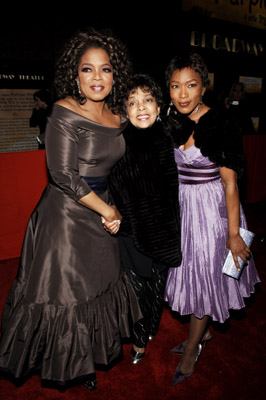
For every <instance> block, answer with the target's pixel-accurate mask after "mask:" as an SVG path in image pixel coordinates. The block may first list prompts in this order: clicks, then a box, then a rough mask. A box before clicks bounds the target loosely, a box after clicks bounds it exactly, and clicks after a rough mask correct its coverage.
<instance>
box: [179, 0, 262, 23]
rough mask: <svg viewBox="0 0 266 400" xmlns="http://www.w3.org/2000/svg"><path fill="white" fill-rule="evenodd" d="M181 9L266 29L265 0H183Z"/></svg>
mask: <svg viewBox="0 0 266 400" xmlns="http://www.w3.org/2000/svg"><path fill="white" fill-rule="evenodd" d="M182 9H183V11H196V12H197V13H200V14H203V15H205V16H206V15H207V16H209V17H210V18H216V19H221V20H225V21H229V22H234V23H236V24H242V25H248V26H250V27H253V28H258V29H266V0H184V1H183V2H182Z"/></svg>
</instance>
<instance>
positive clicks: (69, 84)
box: [54, 28, 132, 114]
mask: <svg viewBox="0 0 266 400" xmlns="http://www.w3.org/2000/svg"><path fill="white" fill-rule="evenodd" d="M90 48H97V49H98V48H100V49H103V50H105V51H106V53H107V54H108V55H109V58H110V63H111V65H112V68H113V77H114V84H113V88H112V91H111V92H110V94H109V95H108V97H107V99H106V103H107V105H108V107H109V109H110V110H111V111H112V112H113V113H115V114H121V113H123V96H124V93H125V90H126V88H127V82H128V80H129V79H130V78H131V75H132V64H131V60H130V58H129V54H128V51H127V49H126V47H125V45H124V44H123V43H121V42H120V40H119V39H117V38H116V37H115V36H113V35H111V34H109V33H104V32H99V31H95V30H94V29H93V28H89V29H88V30H87V31H83V32H78V33H77V34H76V35H74V36H73V37H72V38H71V39H70V40H69V42H68V43H66V45H65V47H64V49H63V53H62V54H61V56H60V57H59V59H58V61H57V64H56V72H55V79H54V86H55V91H56V96H57V98H58V99H63V98H65V97H67V96H71V97H73V98H74V99H75V100H77V101H78V102H79V103H80V104H84V103H86V98H85V97H84V96H82V94H80V93H79V90H78V86H77V82H76V78H77V76H78V67H79V64H80V61H81V57H82V56H83V54H84V53H85V52H86V51H87V50H88V49H90Z"/></svg>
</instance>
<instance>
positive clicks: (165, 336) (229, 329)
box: [0, 203, 266, 400]
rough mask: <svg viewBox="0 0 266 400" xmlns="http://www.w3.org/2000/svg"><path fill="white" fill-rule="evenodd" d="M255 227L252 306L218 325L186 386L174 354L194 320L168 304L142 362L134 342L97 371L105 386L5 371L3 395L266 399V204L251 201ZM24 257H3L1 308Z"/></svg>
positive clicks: (0, 381)
mask: <svg viewBox="0 0 266 400" xmlns="http://www.w3.org/2000/svg"><path fill="white" fill-rule="evenodd" d="M245 211H246V216H247V220H248V224H249V228H250V229H251V230H253V231H254V232H255V233H256V237H255V240H254V243H253V246H252V250H253V255H254V258H255V262H256V266H257V269H258V271H259V275H260V279H261V283H260V284H258V285H257V287H256V293H255V294H254V295H252V297H251V298H249V299H247V301H246V308H245V309H243V310H241V311H238V312H232V313H231V318H230V319H229V320H228V321H227V322H226V323H225V324H223V325H220V324H213V325H212V327H211V330H212V332H213V339H212V340H211V341H210V342H209V343H208V345H207V346H206V348H205V349H204V351H203V353H202V355H201V357H200V359H199V362H198V363H197V365H196V368H195V371H194V374H193V375H192V376H191V377H190V378H189V379H188V380H186V381H185V382H183V383H181V384H180V385H177V386H174V387H172V386H171V385H170V383H171V380H172V376H173V373H174V371H175V368H176V365H177V364H178V362H179V358H180V356H177V355H172V354H170V353H169V349H171V348H172V347H173V346H174V345H176V344H177V343H179V342H181V341H182V340H183V339H185V338H186V336H187V333H188V323H187V321H186V319H180V318H179V316H178V315H174V314H172V313H171V312H170V310H169V309H167V308H165V309H164V312H163V316H162V321H161V326H160V330H159V333H158V335H157V336H156V337H155V339H154V340H153V341H152V342H150V343H149V346H148V348H147V353H146V356H145V358H144V360H143V361H142V362H141V363H140V364H139V365H132V364H131V362H130V349H131V345H130V343H125V344H124V358H123V360H122V361H121V362H119V363H117V364H116V365H115V366H113V368H111V369H110V370H109V371H97V376H98V384H99V387H98V389H97V390H96V391H95V392H89V391H88V390H87V389H85V388H84V387H83V386H73V387H71V388H69V389H68V390H67V391H65V392H60V391H58V390H57V389H53V388H47V387H44V386H42V383H41V381H40V377H39V376H38V375H35V376H32V377H30V378H29V379H28V380H27V381H26V382H25V383H24V385H22V386H20V387H16V386H15V385H14V384H13V383H12V382H11V381H10V380H8V379H7V377H5V376H0V399H1V400H2V399H3V400H16V399H19V400H37V399H43V400H46V399H47V400H48V399H52V400H55V399H64V400H69V399H77V400H83V399H92V400H93V399H98V400H99V399H100V400H107V399H108V400H113V399H115V400H122V399H123V400H124V399H130V400H142V399H149V400H172V399H180V400H184V399H185V400H186V399H189V400H190V399H193V400H194V399H195V400H201V399H202V400H203V399H204V400H210V399H211V400H213V399H215V400H220V399H221V400H231V399H233V400H263V399H265V398H266V390H265V377H266V362H265V356H266V335H265V332H266V313H265V305H266V287H265V282H266V271H265V265H266V244H265V242H264V243H262V242H261V241H260V234H261V233H262V232H263V231H264V230H265V229H266V204H265V203H259V204H250V205H247V206H245ZM17 264H18V259H12V260H5V261H2V262H0V276H1V279H0V310H2V307H3V304H4V301H5V299H6V296H7V293H8V289H9V287H10V284H11V282H12V280H13V278H14V276H15V274H16V269H17Z"/></svg>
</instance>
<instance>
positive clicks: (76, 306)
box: [0, 30, 141, 389]
mask: <svg viewBox="0 0 266 400" xmlns="http://www.w3.org/2000/svg"><path fill="white" fill-rule="evenodd" d="M126 54H127V53H126V49H125V48H124V46H123V45H122V44H121V43H120V42H119V41H118V40H117V39H116V38H114V37H112V36H109V35H104V34H101V33H99V32H95V31H93V30H92V31H88V32H83V33H78V34H77V35H76V36H75V37H73V38H72V39H71V40H70V41H69V43H67V44H66V47H65V50H64V52H63V54H62V56H61V58H60V59H59V62H58V65H57V75H56V79H55V87H56V89H57V95H58V99H59V100H58V101H57V102H56V103H55V104H54V106H53V111H52V114H51V116H50V117H49V120H48V125H47V129H46V154H47V167H48V172H49V183H48V185H47V187H46V188H45V190H44V192H43V194H42V197H41V199H40V201H39V203H38V205H37V206H36V208H35V210H34V211H33V213H32V215H31V217H30V220H29V222H28V226H27V229H26V235H25V238H24V244H23V249H22V254H21V261H20V266H19V270H18V274H17V277H16V279H15V281H14V283H13V285H12V288H11V290H10V293H9V295H8V298H7V301H6V304H5V307H4V310H3V315H2V336H1V341H0V367H1V368H2V369H5V370H8V371H9V372H11V373H12V375H13V376H14V377H15V378H21V377H22V376H24V375H25V374H26V373H27V372H28V371H29V370H32V369H35V368H40V371H41V377H42V379H43V380H48V381H53V382H56V383H59V384H60V385H66V382H68V381H72V380H73V379H76V378H82V380H81V382H83V383H84V384H85V386H86V387H88V388H89V389H95V388H96V387H97V380H96V375H95V364H105V365H108V364H109V363H110V362H112V361H113V360H114V359H116V358H117V357H118V356H120V355H121V351H122V346H121V337H129V336H130V325H129V320H132V321H133V322H134V321H137V320H138V319H139V318H141V312H140V309H139V305H138V302H137V299H136V296H135V294H134V291H133V289H132V287H131V285H130V284H129V282H128V280H127V277H126V276H125V274H124V273H123V271H122V269H121V266H120V256H119V248H118V243H117V239H116V237H115V236H113V235H112V234H113V233H117V231H118V229H119V223H120V221H121V215H120V214H119V212H118V211H117V209H116V208H115V207H113V206H112V205H109V204H108V192H107V177H108V174H109V172H110V170H111V168H112V166H113V165H114V164H115V163H116V162H117V161H118V160H119V159H120V158H121V157H122V155H123V153H124V150H125V144H124V139H123V136H122V130H123V128H124V127H125V125H126V120H125V119H124V118H123V117H122V116H121V110H122V104H120V103H119V99H120V98H122V96H121V92H123V91H124V90H125V85H126V81H127V79H128V77H129V74H130V71H131V67H130V62H129V61H128V58H127V55H126ZM101 217H103V218H104V220H105V223H104V225H103V223H102V218H101Z"/></svg>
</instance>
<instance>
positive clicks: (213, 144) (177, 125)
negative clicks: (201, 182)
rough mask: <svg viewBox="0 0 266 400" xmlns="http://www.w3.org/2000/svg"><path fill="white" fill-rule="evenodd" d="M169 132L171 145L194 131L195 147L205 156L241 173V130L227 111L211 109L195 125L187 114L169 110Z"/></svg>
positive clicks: (242, 164)
mask: <svg viewBox="0 0 266 400" xmlns="http://www.w3.org/2000/svg"><path fill="white" fill-rule="evenodd" d="M168 122H169V124H168V129H169V130H168V133H169V134H170V136H171V137H172V139H173V142H174V147H179V146H181V145H182V144H184V143H186V142H187V140H188V138H189V136H190V135H191V134H192V132H193V131H194V140H195V146H196V147H198V148H200V150H201V153H202V154H203V156H205V157H209V159H210V160H211V161H213V162H214V163H216V164H217V165H218V166H219V167H227V168H230V169H233V170H234V171H236V172H237V175H238V178H240V177H241V176H242V174H243V171H244V167H245V161H244V152H243V148H242V131H241V128H240V125H239V123H238V121H237V120H236V119H235V118H234V117H233V116H232V115H231V114H230V113H229V112H228V111H227V110H222V109H211V110H209V111H208V112H207V113H206V114H204V115H203V116H202V117H201V118H200V119H199V122H198V123H197V124H196V123H195V122H194V121H192V120H191V119H189V118H188V117H187V116H184V115H181V114H179V113H178V114H176V113H174V112H171V113H170V115H169V117H168Z"/></svg>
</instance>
